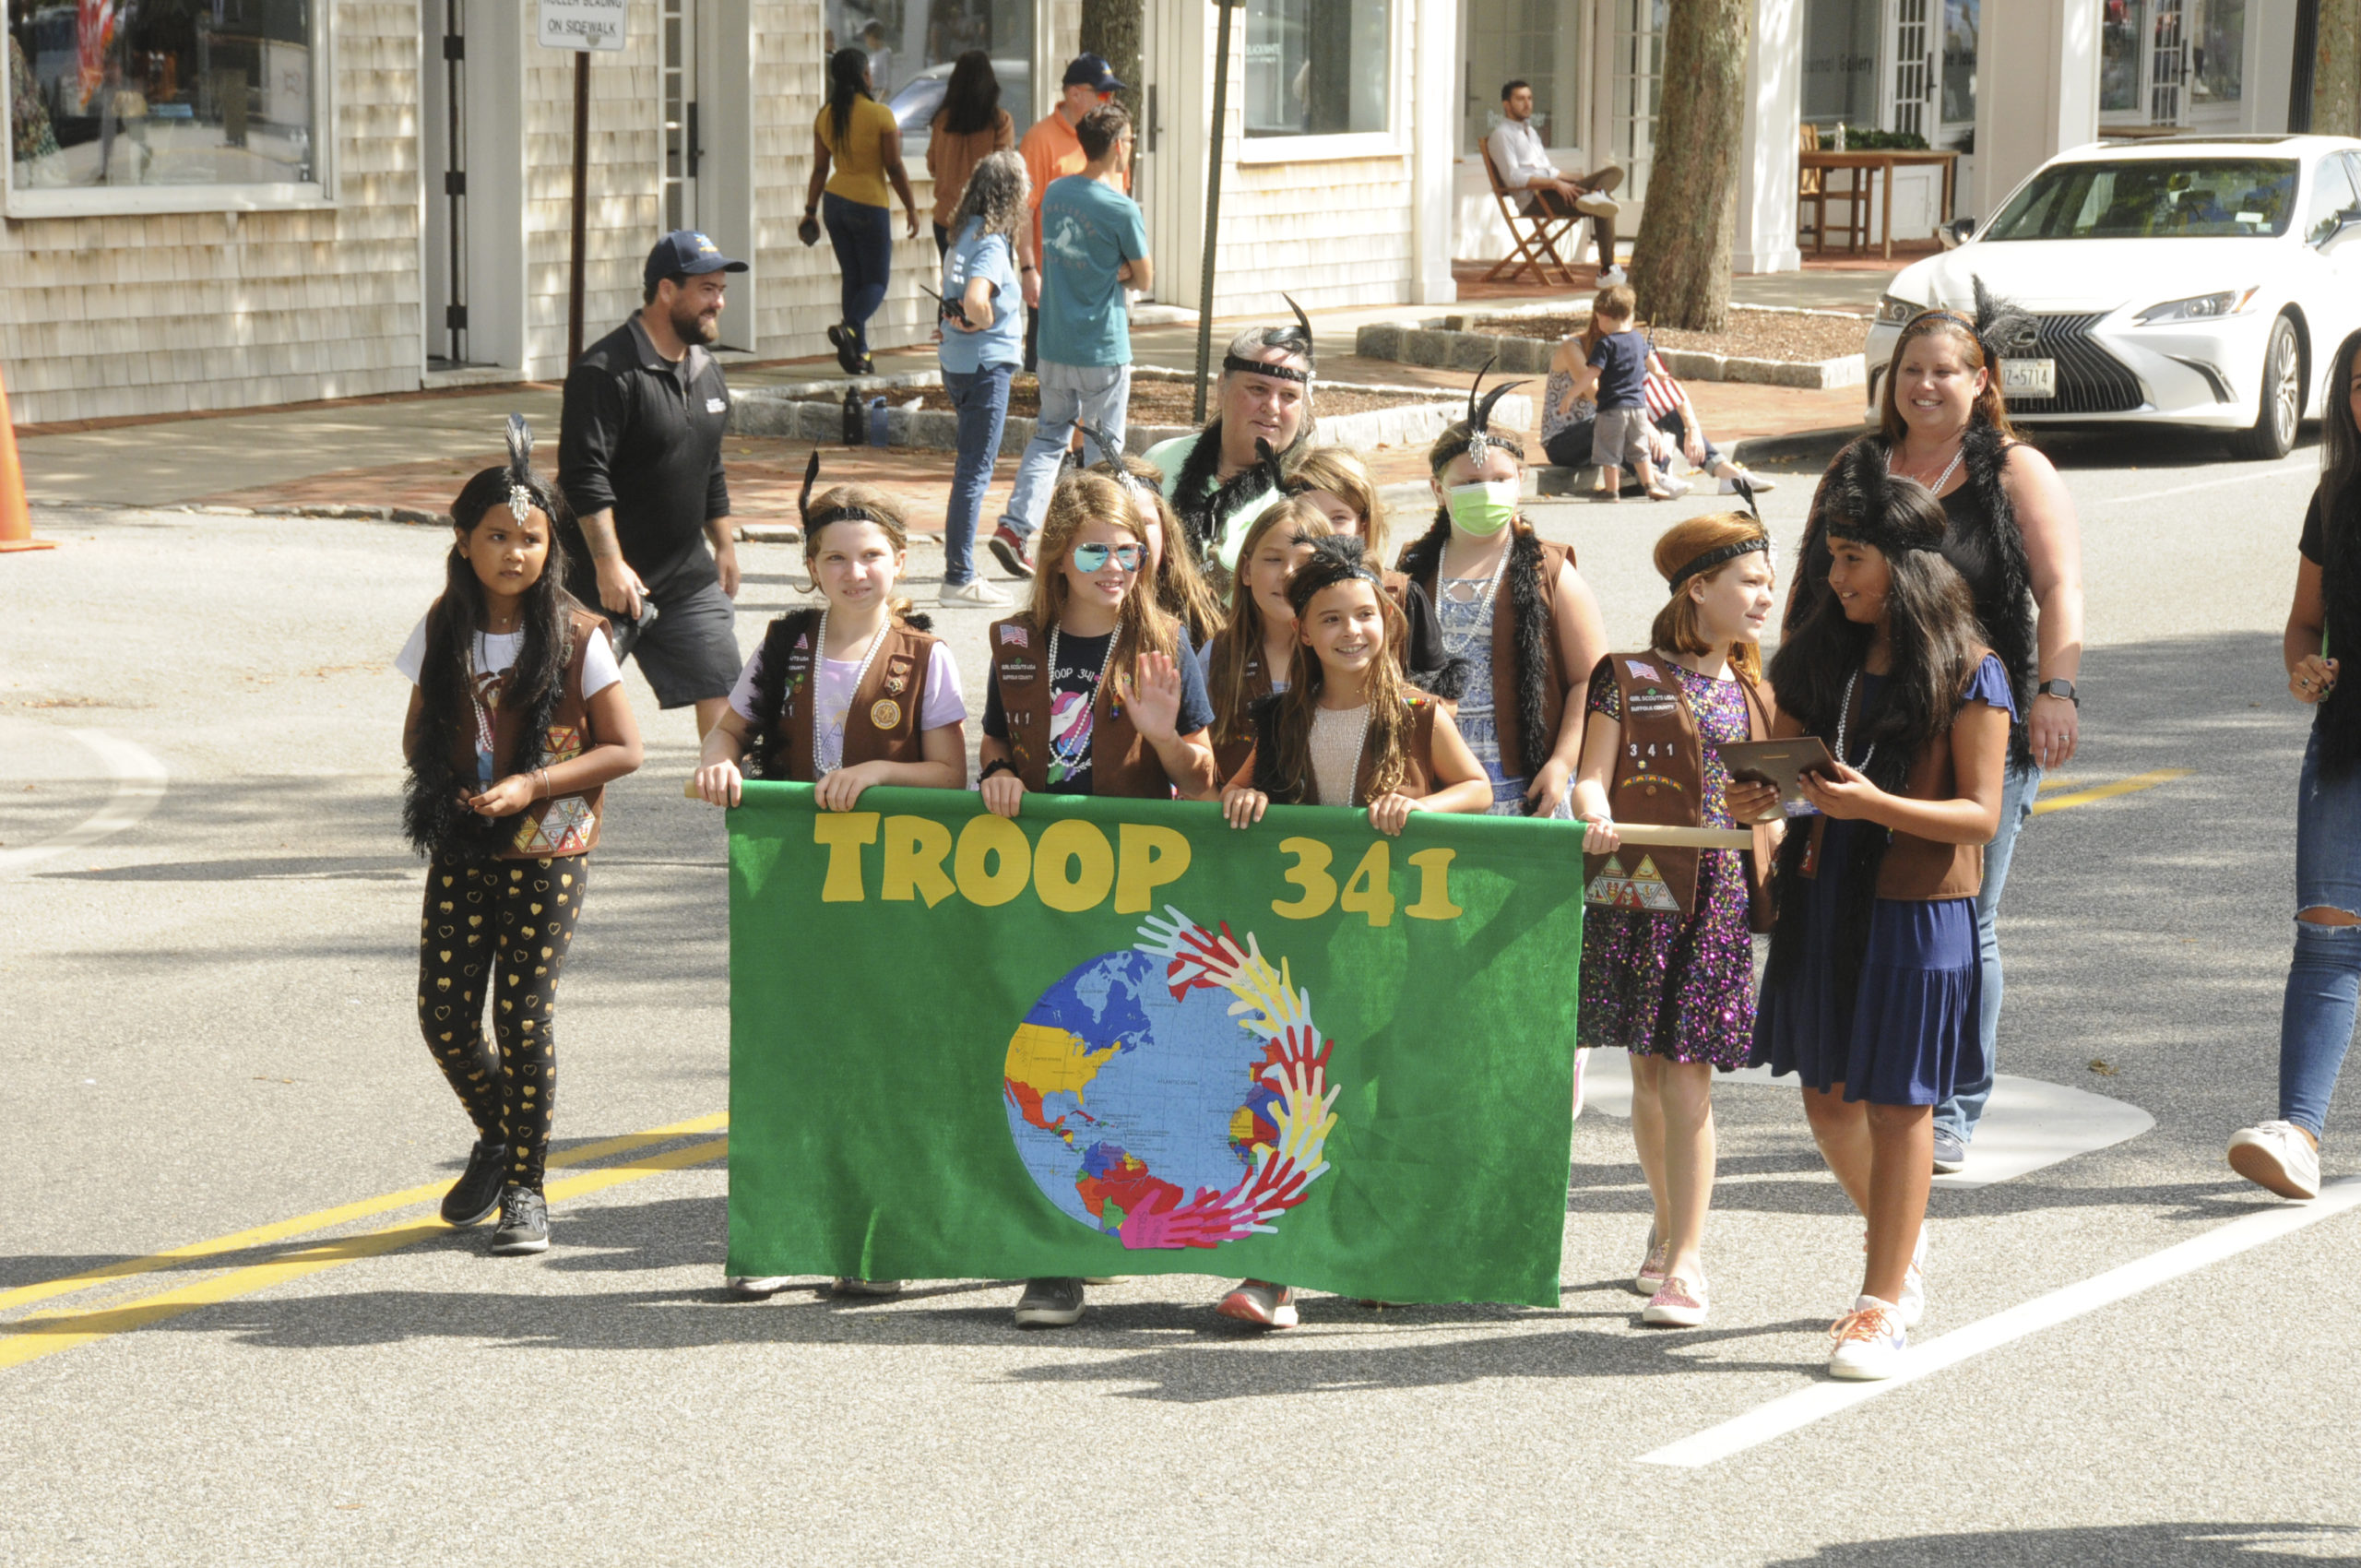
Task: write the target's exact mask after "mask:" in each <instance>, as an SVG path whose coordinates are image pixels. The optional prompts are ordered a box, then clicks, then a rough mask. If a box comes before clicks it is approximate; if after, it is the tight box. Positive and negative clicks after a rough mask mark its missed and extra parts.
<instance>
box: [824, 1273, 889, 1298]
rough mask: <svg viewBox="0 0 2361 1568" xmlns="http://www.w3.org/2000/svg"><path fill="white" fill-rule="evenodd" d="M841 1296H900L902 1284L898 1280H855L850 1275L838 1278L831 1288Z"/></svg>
mask: <svg viewBox="0 0 2361 1568" xmlns="http://www.w3.org/2000/svg"><path fill="white" fill-rule="evenodd" d="M831 1289H834V1290H835V1291H836V1294H837V1295H839V1296H898V1295H900V1294H901V1293H902V1282H901V1281H900V1280H898V1279H855V1278H853V1277H851V1276H849V1275H842V1274H840V1275H838V1276H836V1283H835V1284H834V1285H833V1286H832V1287H831Z"/></svg>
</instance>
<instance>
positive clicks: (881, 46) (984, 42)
mask: <svg viewBox="0 0 2361 1568" xmlns="http://www.w3.org/2000/svg"><path fill="white" fill-rule="evenodd" d="M1033 4H1034V0H873V3H872V5H869V6H858V5H852V4H849V3H848V0H828V6H827V17H828V34H829V39H830V41H831V42H832V43H833V45H834V47H836V48H838V49H850V48H859V49H865V50H867V51H868V52H869V74H870V79H871V81H872V84H873V85H874V86H875V88H876V91H877V96H878V97H879V98H881V99H883V100H884V102H885V104H886V106H887V107H888V108H890V109H892V110H893V111H894V123H895V124H896V125H899V126H900V127H901V130H902V140H903V142H904V144H905V146H906V148H907V149H908V151H910V152H911V153H916V152H917V151H918V150H919V149H920V148H924V147H925V146H926V140H927V130H928V127H929V126H930V125H932V124H933V122H934V116H935V113H936V112H937V111H938V110H940V109H941V108H942V107H943V89H945V88H946V87H947V86H948V85H949V84H950V81H951V67H952V66H953V65H956V64H957V63H958V60H959V56H960V55H962V54H965V53H967V51H968V50H970V49H980V50H982V51H983V52H984V53H985V54H987V55H988V56H990V57H991V63H992V75H993V76H994V77H998V78H999V79H1000V106H1001V107H1002V108H1003V109H1005V110H1007V111H1008V117H1009V118H1010V119H1012V120H1014V121H1015V122H1016V134H1017V135H1018V136H1020V137H1022V136H1023V135H1024V134H1025V131H1026V127H1027V126H1029V125H1032V124H1033V121H1034V119H1035V118H1036V116H1037V114H1038V113H1046V106H1045V107H1044V108H1043V109H1039V110H1037V109H1036V107H1035V101H1034V96H1033Z"/></svg>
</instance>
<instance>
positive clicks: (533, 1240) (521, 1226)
mask: <svg viewBox="0 0 2361 1568" xmlns="http://www.w3.org/2000/svg"><path fill="white" fill-rule="evenodd" d="M549 1250H550V1206H549V1201H548V1200H547V1199H545V1198H543V1197H542V1196H541V1194H539V1193H537V1192H535V1191H534V1190H533V1189H532V1188H530V1187H511V1188H509V1189H508V1190H507V1191H506V1192H504V1193H503V1194H500V1229H497V1230H495V1231H493V1232H492V1256H494V1257H500V1258H513V1257H521V1256H523V1255H524V1254H525V1253H546V1252H548V1251H549Z"/></svg>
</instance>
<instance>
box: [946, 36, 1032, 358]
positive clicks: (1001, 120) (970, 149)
mask: <svg viewBox="0 0 2361 1568" xmlns="http://www.w3.org/2000/svg"><path fill="white" fill-rule="evenodd" d="M1015 146H1016V122H1015V121H1014V120H1012V119H1011V118H1009V113H1008V111H1007V110H1005V109H1003V108H1002V107H1001V106H1000V77H998V76H997V75H995V74H994V73H993V71H992V58H991V55H989V54H987V53H984V52H983V51H982V50H980V49H970V50H968V51H967V53H964V54H962V55H960V56H959V58H958V60H957V62H956V63H955V64H954V65H952V67H951V79H950V81H948V82H946V83H945V84H944V85H943V107H942V108H940V109H938V110H936V111H935V112H934V118H933V119H932V120H931V121H930V122H929V123H928V125H927V137H926V172H927V173H928V174H930V175H931V176H932V177H933V180H934V249H935V254H936V255H944V254H946V253H948V252H949V251H950V249H951V242H952V240H953V239H954V238H955V237H956V236H957V234H958V232H959V222H958V213H959V208H960V205H961V204H962V203H963V202H964V201H965V200H966V199H967V197H966V195H965V193H966V191H967V180H968V177H969V176H970V175H972V174H973V173H974V172H976V169H977V167H978V166H979V165H980V164H981V163H982V162H983V160H985V159H987V158H990V157H991V155H992V154H993V153H995V152H1006V151H1008V150H1010V149H1011V148H1014V147H1015ZM1019 167H1020V168H1021V167H1022V165H1021V164H1020V165H1019ZM1024 201H1025V197H1024V195H1023V194H1022V193H1021V192H1020V193H1019V195H1018V196H1017V202H1018V205H1019V206H1020V207H1021V206H1023V204H1024ZM1011 244H1014V239H1013V238H1012V241H1011ZM945 297H946V298H948V296H947V295H946V296H945ZM1013 304H1014V302H1012V306H1013ZM1006 314H1008V315H1014V314H1015V312H1014V309H1013V308H1011V309H1010V310H1008V311H1007V312H1006Z"/></svg>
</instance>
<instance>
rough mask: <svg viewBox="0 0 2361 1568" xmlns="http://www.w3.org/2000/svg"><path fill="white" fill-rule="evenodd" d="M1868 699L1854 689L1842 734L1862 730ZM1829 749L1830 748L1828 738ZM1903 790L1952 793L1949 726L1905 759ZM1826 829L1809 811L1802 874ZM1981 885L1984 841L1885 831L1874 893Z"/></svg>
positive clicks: (1969, 889)
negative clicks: (1951, 841) (1948, 841)
mask: <svg viewBox="0 0 2361 1568" xmlns="http://www.w3.org/2000/svg"><path fill="white" fill-rule="evenodd" d="M1990 652H1991V650H1990V649H1989V648H1982V647H1979V648H1977V649H1975V651H1974V652H1973V653H1972V654H1971V655H1970V656H1969V662H1968V668H1969V669H1971V670H1973V669H1975V667H1976V665H1977V664H1979V663H1981V662H1982V661H1983V659H1985V658H1986V657H1987V655H1988V654H1989V653H1990ZM1867 700H1868V699H1867V698H1865V697H1864V696H1863V695H1861V693H1860V692H1859V691H1855V692H1854V694H1853V701H1852V705H1851V707H1848V708H1847V709H1846V710H1845V732H1846V733H1847V734H1852V735H1858V734H1859V733H1860V732H1861V710H1862V708H1863V707H1865V706H1866V704H1867ZM1830 749H1831V750H1833V749H1834V746H1833V742H1832V743H1831V748H1830ZM1856 766H1858V765H1856ZM1902 794H1903V796H1904V798H1905V799H1907V800H1913V801H1949V800H1953V799H1956V798H1957V796H1958V794H1959V774H1958V771H1957V769H1955V768H1954V767H1953V766H1952V745H1951V731H1949V730H1945V731H1943V732H1942V733H1941V734H1939V735H1937V736H1936V737H1935V738H1934V739H1933V740H1932V741H1930V742H1928V744H1927V746H1926V748H1925V749H1924V750H1922V751H1921V752H1919V754H1917V755H1916V756H1915V757H1912V758H1911V759H1910V768H1909V771H1908V772H1906V773H1904V775H1903V776H1902ZM1827 832H1828V819H1827V818H1826V817H1814V818H1813V819H1812V824H1811V847H1810V849H1808V850H1807V851H1806V852H1805V855H1804V863H1803V874H1804V875H1806V876H1813V877H1816V876H1818V875H1819V874H1820V845H1821V838H1822V837H1825V836H1826V835H1827ZM1983 889H1984V846H1983V845H1981V844H1944V843H1940V842H1939V841H1937V840H1935V839H1932V838H1921V837H1917V836H1916V834H1911V833H1900V832H1896V833H1892V834H1889V835H1888V836H1887V839H1886V848H1885V859H1884V860H1883V861H1880V862H1879V864H1878V897H1880V898H1898V899H1902V900H1904V901H1907V902H1912V903H1920V902H1931V901H1933V900H1934V899H1938V898H1973V897H1975V896H1976V895H1977V894H1978V893H1980V892H1982V891H1983Z"/></svg>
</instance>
